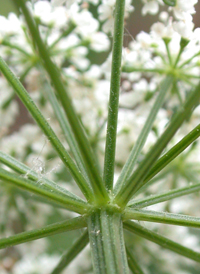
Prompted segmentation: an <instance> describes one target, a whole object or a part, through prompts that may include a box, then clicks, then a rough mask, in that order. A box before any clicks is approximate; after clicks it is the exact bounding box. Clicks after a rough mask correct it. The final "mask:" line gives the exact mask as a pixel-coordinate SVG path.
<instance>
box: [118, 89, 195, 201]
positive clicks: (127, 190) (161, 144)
mask: <svg viewBox="0 0 200 274" xmlns="http://www.w3.org/2000/svg"><path fill="white" fill-rule="evenodd" d="M199 90H200V85H198V86H197V87H196V89H195V90H194V91H193V92H191V93H190V94H189V96H188V98H187V100H186V102H185V103H184V105H183V106H181V107H180V109H179V111H178V112H177V113H176V114H175V115H174V116H173V117H172V119H171V122H170V124H169V126H168V127H167V129H166V130H165V131H164V133H163V134H162V135H161V137H160V138H159V139H158V141H157V142H156V143H155V145H154V146H153V147H152V148H151V149H150V151H149V152H148V153H147V155H146V156H145V158H144V160H143V161H142V162H140V164H139V165H138V168H137V169H136V171H135V172H134V173H133V174H132V175H131V177H130V178H129V179H128V180H127V182H126V183H125V184H124V185H123V187H122V188H121V189H120V191H119V192H118V194H117V195H116V197H115V202H116V203H118V205H119V206H125V205H126V204H127V203H128V201H129V200H130V199H131V197H132V196H133V195H134V194H135V193H136V192H137V190H138V189H140V188H141V187H142V186H143V185H144V183H143V182H144V179H145V177H146V174H147V173H148V171H149V170H150V168H151V167H152V166H153V165H154V163H155V161H156V160H157V159H158V157H159V156H160V154H161V153H162V151H163V149H164V148H165V147H166V145H167V144H168V143H169V142H170V140H171V139H172V137H173V136H174V134H175V133H176V131H177V130H178V129H179V128H180V126H181V125H182V123H183V122H184V121H185V120H186V119H187V118H188V116H189V115H190V114H191V111H192V110H193V109H194V108H195V107H196V105H197V104H198V102H199V99H200V92H199Z"/></svg>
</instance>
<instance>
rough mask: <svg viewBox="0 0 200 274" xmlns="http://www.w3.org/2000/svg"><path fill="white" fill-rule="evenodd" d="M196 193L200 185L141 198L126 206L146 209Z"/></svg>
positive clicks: (199, 189)
mask: <svg viewBox="0 0 200 274" xmlns="http://www.w3.org/2000/svg"><path fill="white" fill-rule="evenodd" d="M198 191H200V184H195V185H190V186H187V187H182V188H178V189H175V190H170V191H168V192H165V193H161V194H157V195H151V196H149V197H146V198H143V199H141V200H132V201H130V202H129V203H128V206H129V207H133V208H141V207H147V206H150V205H155V204H158V203H162V202H165V201H169V200H171V199H175V198H177V197H181V196H184V195H188V194H191V193H196V192H198Z"/></svg>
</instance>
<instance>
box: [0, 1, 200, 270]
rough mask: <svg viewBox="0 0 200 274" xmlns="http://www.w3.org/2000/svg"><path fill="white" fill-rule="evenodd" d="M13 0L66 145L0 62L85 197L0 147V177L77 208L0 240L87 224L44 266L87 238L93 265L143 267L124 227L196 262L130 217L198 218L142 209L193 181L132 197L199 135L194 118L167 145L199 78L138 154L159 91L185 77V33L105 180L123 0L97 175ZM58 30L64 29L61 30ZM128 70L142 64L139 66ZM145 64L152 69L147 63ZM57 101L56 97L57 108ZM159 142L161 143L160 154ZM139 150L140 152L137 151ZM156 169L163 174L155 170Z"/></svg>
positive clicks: (70, 255)
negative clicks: (128, 146)
mask: <svg viewBox="0 0 200 274" xmlns="http://www.w3.org/2000/svg"><path fill="white" fill-rule="evenodd" d="M164 2H165V3H166V4H169V3H171V2H173V6H174V1H164ZM14 3H15V5H16V6H17V8H18V10H19V11H20V12H21V13H22V14H23V16H24V18H25V20H26V23H27V26H28V30H29V32H30V35H31V37H32V40H33V42H32V47H33V51H34V52H35V56H34V58H35V59H34V60H33V63H34V64H37V65H38V64H41V63H42V64H43V67H44V68H45V70H46V72H47V74H48V77H49V79H50V81H51V83H52V86H53V88H54V90H55V92H56V94H54V92H53V90H52V89H51V87H50V85H49V84H48V83H47V82H45V85H44V88H45V86H46V93H47V96H48V100H49V101H50V103H51V105H52V107H53V109H54V112H55V115H56V117H57V119H58V122H59V124H60V126H61V128H62V130H63V132H64V134H65V136H66V138H67V141H68V145H69V147H70V153H69V152H68V150H67V149H66V148H65V147H64V145H63V144H62V142H61V141H60V140H59V138H58V137H57V135H56V134H55V132H54V131H53V129H52V128H51V126H50V125H49V123H48V122H47V120H46V118H45V117H44V116H43V114H42V113H41V112H40V110H39V109H38V107H37V106H36V104H35V103H34V102H33V100H32V98H31V97H30V95H29V93H28V92H27V91H26V89H25V88H24V86H23V85H22V84H21V83H20V81H19V79H18V77H17V76H16V75H15V74H14V73H13V72H12V71H11V70H10V69H9V67H8V65H7V64H6V63H5V62H4V61H3V59H2V58H0V70H1V72H2V74H3V75H4V76H5V78H6V79H7V81H8V82H9V84H10V85H11V86H12V87H13V89H14V90H15V92H16V93H17V95H18V96H19V98H20V99H21V101H22V102H23V104H24V105H25V106H26V108H27V109H28V111H29V113H30V114H31V115H32V117H33V118H34V120H35V121H36V123H37V124H38V125H39V127H40V128H41V130H42V131H43V133H44V134H45V135H46V138H47V139H48V141H49V142H50V143H51V145H52V146H53V148H54V150H55V151H56V153H57V154H58V155H59V157H60V159H61V160H62V162H63V164H64V165H65V166H66V167H67V168H68V170H69V171H70V173H71V175H72V177H73V178H74V180H75V181H76V183H77V185H78V186H79V188H80V190H81V191H82V193H83V195H84V196H85V199H86V200H84V199H82V198H80V197H78V196H76V195H74V194H72V193H71V192H69V191H67V190H66V189H64V188H63V187H61V186H59V185H58V184H57V183H56V182H53V181H51V180H49V179H47V178H45V177H43V176H40V174H39V173H37V172H35V171H34V170H32V169H31V168H28V167H27V166H26V165H24V164H22V163H20V162H19V161H17V160H16V159H15V158H13V157H11V156H8V155H7V154H5V153H4V152H0V162H1V163H2V164H3V165H5V166H7V167H9V168H10V169H11V170H13V171H15V172H11V171H10V170H9V171H8V170H7V169H5V168H3V167H1V168H0V179H1V181H2V182H3V183H9V184H12V185H14V186H16V187H19V188H21V189H22V190H26V191H29V192H32V193H34V194H36V195H38V196H40V197H42V198H44V199H46V200H48V201H50V202H52V203H53V204H55V205H56V206H58V207H61V208H63V209H67V210H70V211H74V212H76V213H78V214H79V215H80V216H79V217H76V218H72V219H69V220H65V221H63V222H58V223H55V224H52V225H48V226H46V227H43V228H40V229H36V230H31V231H27V232H22V233H20V234H17V235H14V236H10V237H8V238H3V239H1V240H0V248H5V247H8V246H13V245H17V244H21V243H25V242H28V241H32V240H36V239H39V238H43V237H47V236H50V235H54V234H57V233H62V232H66V231H69V230H76V229H81V228H87V230H85V231H84V234H83V235H81V237H80V238H79V239H78V240H77V241H76V242H75V243H74V245H73V246H72V247H71V248H70V249H69V250H68V251H67V253H66V254H64V255H63V257H62V259H61V261H60V263H59V264H58V266H57V267H56V268H55V269H54V270H53V271H52V274H53V273H54V274H56V273H57V274H58V273H61V271H62V270H63V269H64V267H66V266H67V265H68V264H69V263H70V262H71V260H72V259H74V258H75V257H76V256H77V254H78V253H79V252H81V251H82V249H83V248H84V247H85V246H86V244H87V243H88V242H90V246H91V250H92V261H93V268H94V273H99V274H100V273H101V274H102V273H109V274H111V273H113V274H114V273H115V274H116V273H129V268H128V264H129V267H130V270H131V271H132V273H144V272H143V270H142V267H141V266H140V265H139V264H138V262H137V260H136V259H135V258H134V255H133V254H132V251H131V250H130V249H129V245H127V246H126V243H125V241H124V235H123V228H124V229H125V230H127V231H130V232H131V233H133V234H136V235H139V236H142V237H143V238H145V239H148V240H150V241H152V242H155V243H157V244H158V245H160V246H162V247H164V248H166V249H169V250H171V251H173V252H175V253H178V254H180V255H182V256H185V257H186V258H189V259H192V260H194V261H196V262H200V253H198V252H196V251H193V250H191V249H189V248H186V247H184V246H182V245H180V244H178V243H175V242H173V241H172V240H169V239H167V238H165V237H164V236H161V235H160V234H157V233H156V232H153V231H151V230H149V229H147V228H144V227H143V226H141V225H139V224H138V223H137V222H135V220H143V221H148V222H157V223H164V224H171V225H180V226H188V227H199V226H200V218H198V217H192V216H188V215H182V214H174V213H169V212H157V211H152V210H146V209H142V208H144V207H146V206H149V205H153V204H156V203H160V202H163V201H169V200H170V199H173V198H176V197H181V196H183V195H186V194H191V193H195V192H196V191H198V190H199V189H200V185H199V183H197V184H194V185H189V186H185V187H183V188H179V189H174V190H170V191H168V192H166V193H162V194H157V195H154V196H149V197H148V196H147V197H143V198H141V199H139V200H137V199H135V197H136V196H137V195H138V193H141V191H144V192H145V191H146V187H147V186H149V184H152V183H153V181H152V180H153V179H154V178H157V177H155V176H156V175H157V174H158V173H159V172H161V173H160V174H161V175H162V170H163V169H164V168H165V167H170V163H171V162H172V161H173V160H174V159H176V158H177V156H179V155H180V154H181V153H182V152H183V151H184V150H185V149H186V148H188V147H189V146H190V145H191V144H192V143H194V142H195V141H196V140H197V138H198V137H199V135H200V125H197V126H196V127H195V128H194V129H192V130H191V131H190V132H189V133H188V134H187V135H185V136H184V137H183V138H182V139H181V140H180V141H179V142H178V143H177V144H175V145H174V146H173V147H172V148H170V149H168V148H167V146H168V144H169V142H170V141H171V140H172V138H173V136H174V135H175V133H176V132H177V131H178V129H179V128H180V127H181V125H182V124H183V123H184V122H185V121H187V120H188V119H190V117H191V115H192V111H193V110H194V109H195V108H196V106H197V105H198V102H199V100H200V86H199V84H196V85H195V87H194V88H192V89H191V90H190V91H189V92H188V94H187V96H186V99H185V101H184V102H181V104H180V105H179V108H178V109H177V110H176V111H175V114H174V115H172V117H171V119H170V122H169V123H168V125H167V127H166V129H165V130H164V132H163V133H162V134H161V135H160V136H159V137H158V139H157V141H156V142H155V144H154V145H153V146H152V147H151V148H150V149H149V151H148V152H147V153H146V155H144V154H142V149H143V147H144V144H145V141H146V139H147V137H148V135H149V133H150V131H151V129H152V127H153V124H154V122H155V119H156V115H157V113H158V111H159V110H160V108H161V107H162V106H163V104H164V102H165V98H166V94H167V93H169V91H170V90H172V91H174V92H175V93H177V94H178V95H180V94H179V92H177V89H178V87H177V85H176V83H177V79H183V80H187V79H186V78H188V81H190V78H189V75H188V74H187V73H186V72H185V71H181V67H180V66H178V65H177V64H178V62H179V59H180V56H181V54H182V52H183V50H184V49H185V47H186V46H187V44H188V40H186V39H185V38H182V39H181V42H180V45H181V46H180V51H179V53H178V55H177V58H176V59H175V60H174V61H173V59H172V57H171V56H170V52H169V51H168V56H169V65H168V66H167V68H165V69H163V70H162V69H161V70H160V71H159V73H160V74H164V75H166V77H165V78H164V80H162V82H161V84H159V88H158V90H157V93H158V96H157V97H156V100H155V102H154V104H153V106H152V108H151V111H150V113H149V115H148V117H147V120H146V122H145V125H144V127H143V128H142V130H141V133H140V134H139V137H138V139H137V141H136V142H135V145H134V147H133V149H132V150H131V153H130V156H129V158H128V160H127V161H126V163H125V165H124V167H123V169H122V171H121V173H120V176H119V178H118V180H117V183H116V184H115V186H113V181H114V168H115V148H116V139H117V119H118V109H119V91H120V79H121V63H122V45H123V35H124V33H123V32H124V7H125V0H117V1H116V6H115V26H114V36H113V50H112V52H113V55H112V69H111V85H110V91H111V92H110V100H109V107H108V109H109V111H108V121H107V134H106V148H105V162H104V172H103V176H102V174H101V172H100V170H99V168H98V163H97V160H96V157H95V155H94V151H93V149H92V147H91V143H92V142H90V140H89V139H88V137H87V133H86V132H85V129H84V128H83V125H82V123H81V121H80V118H79V116H78V115H77V113H76V111H75V109H74V107H73V104H72V99H71V98H70V95H69V93H68V87H67V84H66V83H65V81H64V80H63V79H62V75H61V72H60V69H58V68H57V67H56V65H55V64H54V62H53V61H52V60H51V51H50V49H49V48H47V45H46V42H43V40H42V38H41V35H40V33H39V30H38V25H37V21H35V20H34V19H33V17H32V15H31V13H30V11H29V9H28V8H27V6H26V5H25V2H24V0H15V1H14ZM74 28H75V25H73V24H72V25H71V26H70V28H69V29H68V32H70V31H72V30H73V29H74ZM27 33H28V32H27ZM65 35H67V34H66V33H65ZM59 39H62V37H59ZM164 41H165V45H166V48H167V49H168V44H169V42H170V41H169V40H166V39H165V40H164ZM4 44H5V45H6V42H4ZM7 45H8V42H7ZM10 46H12V45H10ZM12 47H13V46H12ZM15 47H16V46H15ZM20 50H22V49H20ZM25 54H26V53H25ZM170 62H171V63H170ZM188 62H189V61H188ZM182 66H183V65H182ZM28 69H29V68H28ZM40 69H41V68H40ZM122 69H123V71H124V72H125V71H128V70H129V71H134V69H135V68H134V66H133V67H130V66H129V67H127V66H124V67H123V68H122ZM136 70H137V71H140V70H141V71H143V72H145V69H144V68H141V69H136ZM149 71H150V72H152V71H153V70H152V71H151V70H149ZM155 72H158V71H155ZM194 77H195V76H194ZM191 78H192V76H191ZM180 101H181V100H180ZM60 105H62V109H61V106H60ZM66 117H67V119H66ZM164 150H167V151H166V152H165V153H164V154H162V153H163V152H164ZM72 155H73V156H72ZM141 155H142V159H140V158H139V157H141ZM178 159H179V158H178ZM177 166H178V165H177ZM180 168H181V166H180ZM19 174H21V175H22V174H24V175H25V177H23V176H19ZM162 176H165V175H164V174H163V175H162ZM38 182H39V183H38ZM131 220H134V221H131ZM88 235H89V237H88ZM127 256H128V260H127Z"/></svg>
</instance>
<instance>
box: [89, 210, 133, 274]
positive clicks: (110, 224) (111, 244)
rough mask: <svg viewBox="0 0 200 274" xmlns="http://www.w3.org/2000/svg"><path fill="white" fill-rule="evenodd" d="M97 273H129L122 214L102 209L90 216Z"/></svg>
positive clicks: (90, 235) (91, 241) (93, 254)
mask: <svg viewBox="0 0 200 274" xmlns="http://www.w3.org/2000/svg"><path fill="white" fill-rule="evenodd" d="M88 230H89V238H90V245H91V250H92V260H93V266H94V273H95V274H128V273H129V272H128V264H127V258H126V252H125V247H124V239H123V229H122V220H121V214H120V213H115V212H110V211H107V210H101V211H97V212H95V213H93V214H92V215H91V216H90V217H89V218H88Z"/></svg>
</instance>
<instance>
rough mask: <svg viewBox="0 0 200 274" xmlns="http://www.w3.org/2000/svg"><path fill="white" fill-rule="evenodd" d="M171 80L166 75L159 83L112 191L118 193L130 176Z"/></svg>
mask: <svg viewBox="0 0 200 274" xmlns="http://www.w3.org/2000/svg"><path fill="white" fill-rule="evenodd" d="M172 82H173V77H171V76H167V77H166V78H165V80H164V81H163V82H162V83H161V85H160V88H159V94H158V97H157V99H156V101H155V103H154V105H153V107H152V108H151V111H150V113H149V116H148V118H147V120H146V122H145V124H144V126H143V128H142V131H141V132H140V134H139V136H138V138H137V141H136V143H135V145H134V147H133V149H132V151H131V153H130V154H129V157H128V160H127V161H126V163H125V165H124V167H123V169H122V171H121V174H120V176H119V178H118V180H117V183H116V186H115V189H114V193H118V191H119V190H120V189H121V187H122V186H123V184H124V183H125V181H126V180H127V179H128V177H130V174H131V173H132V171H133V169H134V166H135V164H136V162H137V160H138V157H139V155H140V153H141V151H142V148H143V146H144V144H145V142H146V139H147V137H148V135H149V132H150V131H151V128H152V125H153V123H154V121H155V118H156V115H157V113H158V111H159V109H160V108H161V107H162V105H163V103H164V98H165V95H166V93H167V91H168V90H169V88H170V86H171V85H172Z"/></svg>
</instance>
